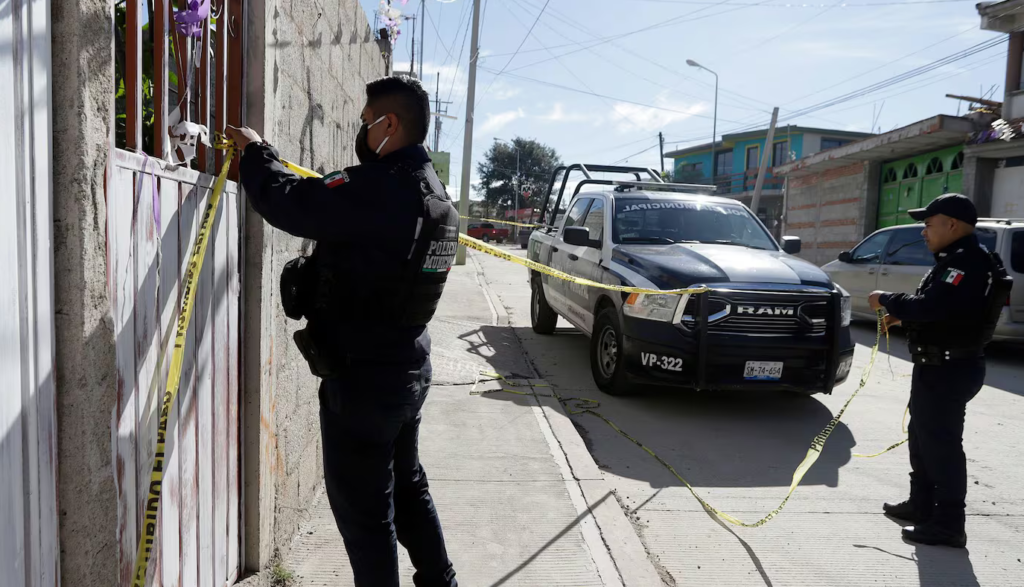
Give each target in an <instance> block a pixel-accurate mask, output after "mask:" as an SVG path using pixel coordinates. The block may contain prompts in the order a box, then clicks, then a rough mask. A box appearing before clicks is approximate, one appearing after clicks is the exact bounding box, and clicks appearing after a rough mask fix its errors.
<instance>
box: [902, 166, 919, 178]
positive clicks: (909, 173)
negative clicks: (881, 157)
mask: <svg viewBox="0 0 1024 587" xmlns="http://www.w3.org/2000/svg"><path fill="white" fill-rule="evenodd" d="M915 177H917V165H916V164H914V163H911V164H910V165H907V167H906V168H905V169H904V170H903V179H914V178H915Z"/></svg>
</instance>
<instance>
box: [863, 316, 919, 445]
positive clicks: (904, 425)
mask: <svg viewBox="0 0 1024 587" xmlns="http://www.w3.org/2000/svg"><path fill="white" fill-rule="evenodd" d="M885 352H886V354H889V331H888V330H886V332H885ZM889 359H890V362H889V370H890V371H891V370H892V355H889ZM904 377H905V376H904ZM908 414H910V404H907V408H906V409H905V410H903V420H902V422H901V425H900V428H901V429H902V430H903V435H904V436H907V435H909V434H910V430H909V429H908V428H907V415H908ZM909 441H910V438H904V439H903V440H901V441H899V442H897V443H895V444H891V445H889V448H887V449H885V450H882V451H879V452H876V453H873V454H869V455H866V454H861V453H856V452H855V453H853V456H855V457H858V458H862V459H873V458H875V457H880V456H882V455H884V454H885V453H887V452H889V451H891V450H894V449H897V448H899V447H901V446H903V445H904V444H906V443H907V442H909Z"/></svg>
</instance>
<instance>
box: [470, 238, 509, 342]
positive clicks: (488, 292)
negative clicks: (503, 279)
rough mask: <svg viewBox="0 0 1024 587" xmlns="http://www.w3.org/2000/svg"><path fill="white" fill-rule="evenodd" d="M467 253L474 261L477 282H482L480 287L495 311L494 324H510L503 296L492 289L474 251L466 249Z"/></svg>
mask: <svg viewBox="0 0 1024 587" xmlns="http://www.w3.org/2000/svg"><path fill="white" fill-rule="evenodd" d="M466 252H467V253H468V254H467V255H466V256H467V257H468V258H469V259H470V260H471V261H472V263H473V271H474V272H475V274H476V282H477V283H478V284H480V289H482V290H483V291H484V297H486V298H487V303H488V304H490V306H491V311H492V312H493V313H494V325H495V326H508V325H509V321H508V311H506V310H505V305H504V304H502V303H501V298H499V297H498V294H497V293H495V291H494V290H493V289H491V285H490V284H489V283H487V280H486V279H484V268H483V267H481V266H480V262H479V261H477V260H476V255H477V253H475V252H474V251H466Z"/></svg>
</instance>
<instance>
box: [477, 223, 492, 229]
mask: <svg viewBox="0 0 1024 587" xmlns="http://www.w3.org/2000/svg"><path fill="white" fill-rule="evenodd" d="M480 228H494V225H493V224H490V223H486V222H485V223H484V224H481V225H480Z"/></svg>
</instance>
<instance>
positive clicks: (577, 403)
mask: <svg viewBox="0 0 1024 587" xmlns="http://www.w3.org/2000/svg"><path fill="white" fill-rule="evenodd" d="M887 334H888V333H887ZM881 337H882V316H881V312H879V316H878V327H877V331H876V332H875V345H874V346H873V347H872V348H871V359H870V360H869V361H868V364H867V366H865V367H864V371H863V373H862V374H861V376H860V384H859V385H858V386H857V389H856V390H855V391H854V392H853V394H852V395H850V398H849V399H847V400H846V403H845V404H843V407H842V409H841V410H839V413H838V414H836V415H835V416H834V417H833V418H832V420H830V421H829V423H828V424H827V425H826V426H825V428H823V429H822V431H821V432H819V433H818V435H817V436H815V437H814V439H813V440H812V441H811V446H810V448H808V449H807V455H806V456H805V457H804V460H803V461H801V462H800V464H799V465H798V466H797V468H796V470H795V471H793V481H792V482H791V483H790V485H789V492H788V493H786V497H785V498H783V500H782V502H781V503H780V504H779V505H778V507H776V508H775V509H773V510H772V511H771V512H769V513H768V515H766V516H765V517H763V518H761V519H760V520H757V521H756V522H744V521H743V520H740V519H739V518H736V517H735V516H732V515H730V514H727V513H725V512H723V511H722V510H720V509H718V508H716V507H714V506H713V505H711V504H710V503H708V502H707V501H705V500H704V498H703V497H701V496H700V495H699V494H698V493H697V490H696V489H694V488H693V486H692V485H690V482H689V481H687V480H686V479H684V478H683V476H682V475H680V474H679V473H678V472H677V471H676V470H675V468H673V467H672V465H670V464H668V462H666V461H665V459H663V458H661V457H660V456H658V454H657V453H655V452H654V451H653V450H651V449H650V447H648V446H647V445H645V444H644V443H642V442H640V441H639V440H637V439H636V438H633V437H632V436H630V435H629V433H627V432H626V431H625V430H623V429H622V428H619V427H618V426H617V425H616V424H615V422H612V421H611V420H609V419H608V418H607V417H605V416H604V415H603V414H601V413H600V412H598V411H597V409H598V408H600V407H601V403H600V402H598V401H596V400H592V399H588V398H585V397H562V396H561V395H559V394H558V392H557V391H554V388H552V393H551V394H539V393H536V392H533V391H530V392H525V391H516V390H512V389H495V390H491V391H483V392H477V393H478V395H483V394H487V393H502V392H504V393H514V394H517V395H533V396H537V397H553V398H555V399H556V400H557V401H558V402H559V403H561V404H562V405H563V406H564V407H565V409H566V411H567V412H568V413H569V415H572V416H575V415H577V414H590V415H591V416H595V417H597V418H600V419H601V420H602V421H604V423H605V424H607V425H608V426H610V427H611V428H612V430H614V431H616V432H618V433H619V435H620V436H622V437H623V438H625V439H626V440H629V441H630V442H632V443H633V444H635V445H637V446H639V447H640V448H641V449H643V450H644V452H646V453H647V454H649V455H651V457H653V458H654V460H656V461H658V463H659V464H661V466H662V467H664V468H665V469H666V470H668V472H670V473H672V474H673V475H674V476H675V478H676V479H678V480H679V481H680V482H681V483H682V484H683V485H685V486H686V488H687V489H688V490H690V494H691V495H693V497H694V499H696V500H697V501H698V502H700V505H702V506H703V507H704V508H705V509H706V510H708V511H709V512H711V513H713V514H715V515H716V516H718V517H719V518H722V519H723V520H725V521H726V522H729V523H730V524H734V525H736V526H742V527H744V528H757V527H759V526H763V525H765V524H767V523H768V522H770V521H771V520H772V519H773V518H775V517H776V516H778V515H779V513H780V512H781V511H782V508H784V507H786V503H787V502H789V498H790V497H792V496H793V492H794V491H796V488H797V486H798V485H800V482H801V481H803V478H804V475H806V474H807V471H809V470H810V469H811V467H812V466H813V465H814V463H815V462H816V461H817V460H818V457H819V456H821V451H822V449H824V448H825V442H826V441H827V440H828V437H829V436H831V434H832V431H833V430H835V428H836V426H837V425H838V424H839V420H840V419H842V417H843V414H844V413H845V412H846V408H848V407H849V406H850V403H851V402H853V399H854V398H855V397H857V394H859V393H860V391H861V390H862V389H864V387H865V386H866V385H867V383H868V379H869V378H870V377H871V370H872V368H873V367H874V365H875V357H876V356H877V355H878V346H879V342H880V341H881ZM482 375H484V376H486V377H494V378H495V379H498V380H500V381H502V382H503V383H505V384H507V385H509V386H512V387H516V384H515V383H512V382H510V381H508V380H507V379H505V377H503V376H502V375H500V374H498V373H482ZM531 387H550V386H540V385H531ZM903 442H906V441H903ZM903 442H901V443H899V444H896V445H893V446H891V447H889V448H887V449H886V450H884V451H882V452H881V453H878V454H884V453H886V452H888V451H890V450H892V449H894V448H896V447H897V446H899V445H900V444H903ZM857 456H861V455H857ZM864 456H877V455H864Z"/></svg>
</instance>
